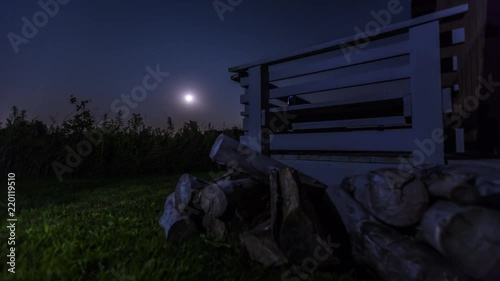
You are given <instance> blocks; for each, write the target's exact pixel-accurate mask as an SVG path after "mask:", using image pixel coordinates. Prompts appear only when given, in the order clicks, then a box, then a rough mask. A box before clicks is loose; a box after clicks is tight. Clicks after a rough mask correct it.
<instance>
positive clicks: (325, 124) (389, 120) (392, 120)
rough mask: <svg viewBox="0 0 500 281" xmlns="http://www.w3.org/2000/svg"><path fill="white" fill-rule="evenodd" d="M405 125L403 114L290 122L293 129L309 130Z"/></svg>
mask: <svg viewBox="0 0 500 281" xmlns="http://www.w3.org/2000/svg"><path fill="white" fill-rule="evenodd" d="M402 125H407V123H406V121H405V118H404V117H403V116H395V117H377V118H362V119H351V120H334V121H320V122H304V123H294V124H292V128H293V130H311V129H326V128H358V127H379V126H402Z"/></svg>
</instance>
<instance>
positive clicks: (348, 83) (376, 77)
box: [270, 66, 411, 98]
mask: <svg viewBox="0 0 500 281" xmlns="http://www.w3.org/2000/svg"><path fill="white" fill-rule="evenodd" d="M409 77H411V72H410V67H409V66H402V67H393V68H388V69H382V70H377V71H371V72H367V73H363V74H359V75H354V76H348V77H342V79H338V80H337V79H334V78H333V79H325V80H321V81H314V82H309V83H303V84H299V85H293V86H288V87H283V88H278V89H273V90H271V92H270V97H271V98H279V97H285V96H291V95H300V94H307V93H313V92H321V91H326V90H334V89H340V88H346V87H354V86H361V85H367V84H373V83H379V82H386V81H393V80H398V79H405V78H409Z"/></svg>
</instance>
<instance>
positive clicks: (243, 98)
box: [240, 89, 249, 104]
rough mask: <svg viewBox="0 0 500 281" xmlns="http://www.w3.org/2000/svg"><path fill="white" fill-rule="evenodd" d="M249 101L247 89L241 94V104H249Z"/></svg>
mask: <svg viewBox="0 0 500 281" xmlns="http://www.w3.org/2000/svg"><path fill="white" fill-rule="evenodd" d="M248 101H249V94H248V90H247V89H245V93H244V94H242V95H240V103H241V104H248Z"/></svg>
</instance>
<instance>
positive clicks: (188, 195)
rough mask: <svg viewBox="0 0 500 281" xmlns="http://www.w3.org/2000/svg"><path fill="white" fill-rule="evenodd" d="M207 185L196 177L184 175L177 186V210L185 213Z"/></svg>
mask: <svg viewBox="0 0 500 281" xmlns="http://www.w3.org/2000/svg"><path fill="white" fill-rule="evenodd" d="M206 185H207V183H206V182H204V181H201V180H199V179H197V178H196V177H194V176H191V175H189V174H184V175H182V176H181V177H180V179H179V181H178V182H177V185H176V186H175V206H176V208H177V209H178V210H179V211H181V212H183V211H184V209H185V208H187V207H188V205H190V203H192V202H191V199H193V198H195V195H196V194H198V193H199V192H200V191H201V189H202V188H203V187H205V186H206ZM195 205H197V204H195Z"/></svg>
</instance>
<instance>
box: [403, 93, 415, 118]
mask: <svg viewBox="0 0 500 281" xmlns="http://www.w3.org/2000/svg"><path fill="white" fill-rule="evenodd" d="M412 112H413V108H412V102H411V95H405V96H404V98H403V114H404V116H405V117H411V115H412Z"/></svg>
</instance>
